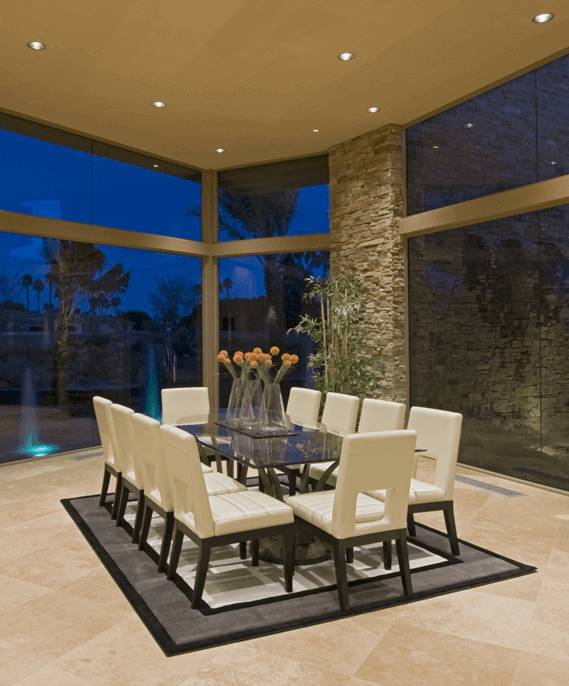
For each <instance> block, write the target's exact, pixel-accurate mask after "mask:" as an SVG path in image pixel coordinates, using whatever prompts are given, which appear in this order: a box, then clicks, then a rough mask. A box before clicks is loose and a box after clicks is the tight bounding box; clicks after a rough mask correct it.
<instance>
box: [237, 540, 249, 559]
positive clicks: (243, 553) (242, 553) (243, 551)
mask: <svg viewBox="0 0 569 686" xmlns="http://www.w3.org/2000/svg"><path fill="white" fill-rule="evenodd" d="M239 557H240V559H241V560H246V559H247V541H241V542H240V543H239Z"/></svg>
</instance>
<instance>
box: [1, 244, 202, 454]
mask: <svg viewBox="0 0 569 686" xmlns="http://www.w3.org/2000/svg"><path fill="white" fill-rule="evenodd" d="M0 246H1V250H0V255H1V257H0V315H1V316H0V428H1V433H2V445H1V446H0V461H7V460H11V459H21V458H22V457H27V456H39V455H45V454H48V453H51V452H55V451H61V450H70V449H74V448H81V447H86V446H90V445H94V444H96V443H97V442H98V435H97V432H96V428H95V423H94V420H93V411H92V396H93V395H96V394H100V395H103V396H105V397H108V398H110V399H111V400H113V401H116V402H122V403H124V404H126V405H128V406H130V407H133V408H134V409H136V410H139V411H142V412H145V413H146V414H148V415H151V416H154V417H160V389H161V388H162V387H165V386H180V385H184V386H185V385H199V384H200V383H201V378H202V374H201V261H200V260H199V259H198V258H195V257H185V256H179V255H169V254H164V253H156V252H150V251H144V250H134V249H130V248H110V247H105V246H100V245H94V244H91V243H75V242H72V241H59V240H55V239H43V238H41V237H29V236H23V235H18V234H10V233H1V234H0Z"/></svg>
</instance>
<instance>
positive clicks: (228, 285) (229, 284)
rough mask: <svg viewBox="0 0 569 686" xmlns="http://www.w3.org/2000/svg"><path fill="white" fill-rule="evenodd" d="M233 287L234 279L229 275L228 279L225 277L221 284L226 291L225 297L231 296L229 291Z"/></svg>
mask: <svg viewBox="0 0 569 686" xmlns="http://www.w3.org/2000/svg"><path fill="white" fill-rule="evenodd" d="M232 288H233V281H232V280H231V279H230V278H229V277H227V278H226V279H223V283H222V284H221V290H222V291H225V299H226V300H227V298H229V291H230V290H231V289H232Z"/></svg>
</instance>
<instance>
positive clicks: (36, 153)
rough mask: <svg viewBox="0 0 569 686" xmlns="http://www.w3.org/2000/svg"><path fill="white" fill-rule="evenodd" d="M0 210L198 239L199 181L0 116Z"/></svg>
mask: <svg viewBox="0 0 569 686" xmlns="http://www.w3.org/2000/svg"><path fill="white" fill-rule="evenodd" d="M0 209H4V210H10V211H12V212H20V213H23V214H32V215H37V216H40V217H49V218H52V219H64V220H68V221H76V222H81V223H85V224H98V225H101V226H108V227H114V228H119V229H130V230H134V231H141V232H144V233H157V234H164V235H169V236H178V237H181V238H189V239H193V240H200V239H201V177H200V173H199V172H196V171H195V170H193V169H189V168H187V167H182V166H180V165H176V164H172V163H169V162H163V161H161V160H156V159H154V158H151V157H148V156H145V155H141V154H139V153H134V152H130V151H128V150H122V149H120V148H117V147H114V146H111V145H105V144H103V143H98V142H95V141H90V140H89V139H87V138H82V137H80V136H75V135H72V134H68V133H65V132H63V131H58V130H57V129H51V128H49V127H45V126H40V125H37V124H33V123H31V122H27V121H24V120H22V119H18V118H16V117H11V116H8V115H2V114H0Z"/></svg>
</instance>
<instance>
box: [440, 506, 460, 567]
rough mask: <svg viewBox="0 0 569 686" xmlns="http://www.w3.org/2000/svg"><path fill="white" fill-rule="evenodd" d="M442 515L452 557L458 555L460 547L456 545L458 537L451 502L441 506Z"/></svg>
mask: <svg viewBox="0 0 569 686" xmlns="http://www.w3.org/2000/svg"><path fill="white" fill-rule="evenodd" d="M443 514H444V517H445V524H446V528H447V534H448V540H449V543H450V549H451V552H452V554H453V555H459V554H460V547H459V545H458V535H457V533H456V522H455V519H454V503H453V502H452V500H450V501H448V502H446V503H445V504H444V505H443Z"/></svg>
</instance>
